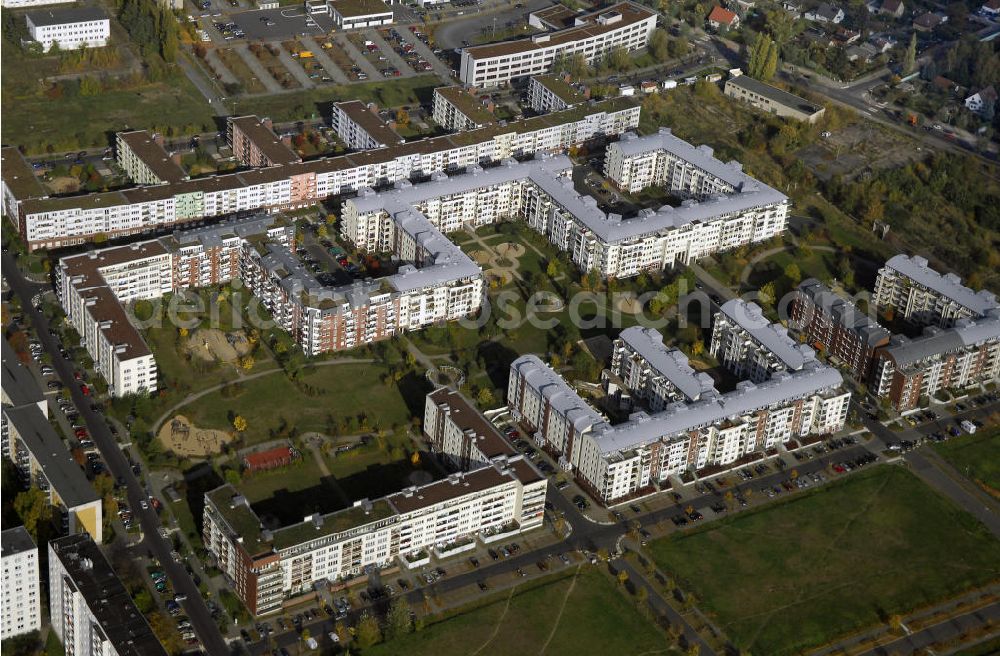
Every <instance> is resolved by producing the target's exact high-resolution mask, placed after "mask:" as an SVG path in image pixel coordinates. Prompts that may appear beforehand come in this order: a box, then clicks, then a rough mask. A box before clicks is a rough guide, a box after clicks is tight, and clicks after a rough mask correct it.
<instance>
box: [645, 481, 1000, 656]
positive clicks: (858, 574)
mask: <svg viewBox="0 0 1000 656" xmlns="http://www.w3.org/2000/svg"><path fill="white" fill-rule="evenodd" d="M649 550H650V552H651V554H652V556H653V559H654V561H655V562H656V564H657V565H658V566H659V567H660V569H661V570H662V571H664V572H665V573H667V574H668V575H670V576H672V577H674V578H675V579H676V580H677V581H678V582H679V583H680V585H681V587H682V588H684V589H685V590H689V591H692V592H693V593H694V595H695V596H696V599H697V600H698V601H697V603H698V605H699V606H700V607H701V608H702V609H703V610H705V611H707V612H709V613H711V614H712V615H713V616H714V617H715V619H716V620H717V621H718V622H719V624H720V625H721V628H722V629H723V630H724V631H725V632H726V634H727V635H728V636H729V637H730V638H731V639H732V640H733V641H734V642H735V644H736V645H737V646H738V647H740V648H742V649H746V650H749V651H750V652H752V653H755V654H757V653H760V654H772V655H774V656H780V655H782V654H797V653H800V652H802V651H804V650H807V649H809V648H811V647H816V646H819V645H822V644H825V643H826V642H828V641H830V640H832V639H834V638H836V637H837V636H839V635H842V634H844V633H847V632H850V631H853V630H857V629H860V628H862V627H865V626H868V625H872V624H876V623H884V622H886V621H887V620H888V619H889V618H890V617H891V616H892V615H894V614H900V613H905V612H906V611H908V610H910V609H913V608H916V607H920V606H923V605H926V604H930V603H933V602H935V601H938V600H940V599H943V598H946V597H948V596H952V595H955V594H958V593H960V592H962V591H964V590H967V589H969V588H973V587H976V586H979V585H982V584H984V583H987V582H989V581H992V580H995V579H996V578H997V577H998V576H1000V541H997V540H996V538H994V537H993V536H992V535H991V534H990V533H989V531H988V530H987V529H986V527H984V526H983V525H982V524H980V523H979V522H977V521H976V520H975V519H974V518H972V517H971V516H970V515H968V514H966V513H964V512H962V511H960V510H959V509H958V508H956V507H955V506H953V505H952V504H951V503H950V502H949V501H948V500H947V499H945V498H943V497H941V496H939V495H938V494H937V493H936V492H934V491H933V490H931V489H930V488H928V487H927V486H925V485H924V483H922V482H921V481H920V480H918V479H917V478H916V477H915V476H913V475H912V474H911V473H909V472H908V471H906V470H905V469H902V468H899V467H893V466H880V467H876V468H874V469H871V470H868V471H864V472H860V473H858V474H854V475H851V476H850V477H849V478H847V479H845V480H843V481H840V482H836V483H833V484H832V485H830V486H829V487H826V488H820V489H816V490H814V491H813V492H810V493H807V494H805V495H804V496H801V497H793V498H789V499H788V501H785V502H783V503H778V504H777V505H771V506H768V507H766V508H763V509H761V510H758V511H755V512H751V513H747V514H741V515H737V516H735V517H732V518H729V519H724V520H722V521H719V522H714V523H712V524H710V525H708V526H705V527H704V528H702V529H700V530H695V531H693V532H680V533H676V534H674V535H672V536H671V537H669V538H666V539H662V540H657V541H654V542H653V543H651V544H650V546H649Z"/></svg>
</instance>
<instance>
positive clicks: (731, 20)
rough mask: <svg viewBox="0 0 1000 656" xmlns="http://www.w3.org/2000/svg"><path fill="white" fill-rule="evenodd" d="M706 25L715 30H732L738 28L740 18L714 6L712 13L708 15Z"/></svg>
mask: <svg viewBox="0 0 1000 656" xmlns="http://www.w3.org/2000/svg"><path fill="white" fill-rule="evenodd" d="M708 24H709V25H710V26H711V27H712V28H713V29H716V30H717V29H719V28H720V27H726V28H728V29H731V30H734V29H736V28H737V27H739V26H740V17H739V16H737V15H736V14H735V13H734V12H731V11H729V10H728V9H723V8H722V7H720V6H719V5H715V6H714V7H713V8H712V12H711V13H710V14H709V15H708Z"/></svg>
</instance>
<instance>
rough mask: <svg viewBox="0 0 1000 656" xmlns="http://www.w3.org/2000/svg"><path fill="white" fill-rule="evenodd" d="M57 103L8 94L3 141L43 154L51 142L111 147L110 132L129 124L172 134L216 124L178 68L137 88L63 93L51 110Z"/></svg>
mask: <svg viewBox="0 0 1000 656" xmlns="http://www.w3.org/2000/svg"><path fill="white" fill-rule="evenodd" d="M54 104H55V101H53V100H52V99H50V98H49V97H47V96H46V95H45V94H43V93H4V94H3V101H2V103H0V108H2V111H3V117H4V121H3V129H2V131H0V135H2V137H3V141H4V143H7V144H11V145H19V146H25V147H26V148H27V149H28V151H29V152H32V153H41V152H44V150H45V148H46V146H48V145H50V144H51V145H53V146H54V148H55V149H56V150H57V151H58V150H71V149H75V148H83V147H89V146H109V145H111V144H110V141H109V134H110V133H112V132H117V131H119V130H124V129H126V128H132V129H139V128H141V129H148V130H150V131H160V132H167V130H168V129H169V130H170V134H173V133H175V132H176V133H181V132H190V133H194V132H204V131H207V130H212V129H213V128H214V125H213V122H212V116H213V115H214V112H213V111H212V110H211V108H210V107H209V105H208V103H207V102H205V99H204V98H203V97H202V96H201V94H200V93H198V91H197V90H196V89H195V88H194V85H192V84H191V82H190V81H189V80H188V79H187V78H186V77H184V75H183V74H180V73H178V74H177V75H176V76H174V77H172V78H171V79H170V80H169V81H165V82H158V83H151V84H146V85H143V86H141V87H139V88H137V89H129V90H122V91H104V92H102V93H100V94H98V95H94V96H81V95H77V96H73V97H65V96H64V97H62V98H60V99H59V100H58V106H59V111H58V112H54V111H52V107H53V106H54Z"/></svg>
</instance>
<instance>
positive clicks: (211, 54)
mask: <svg viewBox="0 0 1000 656" xmlns="http://www.w3.org/2000/svg"><path fill="white" fill-rule="evenodd" d="M205 61H206V62H208V64H209V66H211V67H212V70H213V71H215V74H216V75H218V76H219V79H220V80H222V83H223V84H239V82H240V81H239V80H237V79H236V76H235V75H233V73H232V71H230V70H229V69H228V68H226V65H225V64H224V63H222V59H221V58H220V57H219V53H218V52H216V51H215V50H206V51H205Z"/></svg>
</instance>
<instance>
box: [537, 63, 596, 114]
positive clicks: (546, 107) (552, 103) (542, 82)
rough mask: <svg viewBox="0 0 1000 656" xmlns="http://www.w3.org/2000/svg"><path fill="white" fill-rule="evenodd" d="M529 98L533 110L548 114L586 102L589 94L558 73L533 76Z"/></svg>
mask: <svg viewBox="0 0 1000 656" xmlns="http://www.w3.org/2000/svg"><path fill="white" fill-rule="evenodd" d="M588 93H589V92H588ZM528 99H529V102H530V104H531V108H532V109H533V110H535V111H536V112H538V113H539V114H548V113H549V112H559V111H562V110H564V109H569V108H571V107H575V106H576V105H579V104H580V103H583V102H586V101H587V95H585V94H584V93H581V92H580V91H578V90H577V89H576V88H574V87H573V86H572V85H570V84H569V83H568V82H567V81H566V80H565V79H564V78H563V76H562V75H559V74H558V73H557V74H554V75H534V76H532V78H531V82H530V83H529V85H528Z"/></svg>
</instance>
